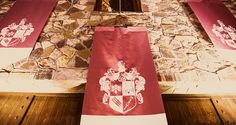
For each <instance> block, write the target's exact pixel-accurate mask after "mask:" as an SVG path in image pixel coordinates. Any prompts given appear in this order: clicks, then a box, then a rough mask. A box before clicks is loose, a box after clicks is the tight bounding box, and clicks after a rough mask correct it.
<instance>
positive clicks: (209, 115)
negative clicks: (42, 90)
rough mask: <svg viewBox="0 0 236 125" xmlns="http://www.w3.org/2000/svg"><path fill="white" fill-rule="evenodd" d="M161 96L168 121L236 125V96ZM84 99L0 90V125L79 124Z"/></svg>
mask: <svg viewBox="0 0 236 125" xmlns="http://www.w3.org/2000/svg"><path fill="white" fill-rule="evenodd" d="M162 97H163V101H164V106H165V111H166V114H167V119H168V123H169V125H222V124H224V125H236V96H214V95H162ZM82 102H83V94H31V93H0V125H18V124H22V125H79V123H80V115H81V109H82ZM157 125H158V123H157Z"/></svg>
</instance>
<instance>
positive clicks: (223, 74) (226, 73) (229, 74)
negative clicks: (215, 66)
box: [217, 66, 236, 81]
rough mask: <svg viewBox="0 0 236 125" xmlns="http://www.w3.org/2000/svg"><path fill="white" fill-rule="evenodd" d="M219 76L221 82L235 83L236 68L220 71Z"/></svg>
mask: <svg viewBox="0 0 236 125" xmlns="http://www.w3.org/2000/svg"><path fill="white" fill-rule="evenodd" d="M217 74H218V76H219V78H220V80H221V81H224V80H227V81H229V80H233V81H235V80H236V67H233V66H231V67H228V68H225V69H222V70H219V71H218V72H217Z"/></svg>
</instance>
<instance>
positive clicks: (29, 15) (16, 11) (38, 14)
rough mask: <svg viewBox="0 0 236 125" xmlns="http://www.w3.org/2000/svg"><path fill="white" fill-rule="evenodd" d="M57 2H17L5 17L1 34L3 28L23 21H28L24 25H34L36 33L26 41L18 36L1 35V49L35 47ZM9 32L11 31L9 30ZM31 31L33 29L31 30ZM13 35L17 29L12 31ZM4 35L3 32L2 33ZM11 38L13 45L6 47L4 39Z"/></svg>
mask: <svg viewBox="0 0 236 125" xmlns="http://www.w3.org/2000/svg"><path fill="white" fill-rule="evenodd" d="M56 3H57V0H17V1H16V2H15V4H14V5H13V7H12V8H11V9H10V10H9V11H8V12H7V14H6V15H4V17H3V19H2V20H1V21H0V33H1V30H2V29H3V28H6V27H8V26H9V25H11V24H13V23H15V24H16V25H19V23H20V22H21V21H22V19H26V21H25V22H24V25H28V24H30V23H31V24H32V27H33V28H34V31H33V32H31V31H30V32H31V33H30V35H27V36H26V37H25V40H23V39H19V37H18V36H14V38H13V39H11V38H12V35H10V36H5V35H1V34H0V43H2V44H0V48H1V47H3V48H5V47H11V48H31V47H33V46H34V44H35V42H36V40H37V39H38V36H39V34H40V32H41V30H42V29H43V27H44V25H45V23H46V21H47V19H48V16H49V15H50V13H51V11H52V10H53V8H54V6H55V5H56ZM7 30H9V29H7ZM29 30H31V29H29ZM9 31H12V34H14V33H16V28H14V29H11V30H9ZM2 33H3V31H2ZM3 37H4V38H5V39H7V38H9V39H11V42H15V43H12V44H11V45H10V44H9V46H4V45H3V41H1V40H2V39H3Z"/></svg>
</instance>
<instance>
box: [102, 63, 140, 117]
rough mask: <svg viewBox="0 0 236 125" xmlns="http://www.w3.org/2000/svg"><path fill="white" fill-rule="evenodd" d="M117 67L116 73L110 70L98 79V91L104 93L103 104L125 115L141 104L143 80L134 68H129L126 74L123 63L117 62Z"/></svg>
mask: <svg viewBox="0 0 236 125" xmlns="http://www.w3.org/2000/svg"><path fill="white" fill-rule="evenodd" d="M117 65H118V71H114V70H113V69H111V68H110V69H108V70H107V72H106V73H105V74H104V76H103V77H102V78H100V80H99V83H100V85H101V88H100V90H101V91H105V94H104V96H103V99H102V101H103V104H107V105H109V106H110V108H111V109H113V110H115V111H117V112H119V113H122V114H125V113H127V112H129V111H131V110H132V109H134V108H135V107H136V106H137V104H142V103H143V101H144V100H143V96H142V94H141V93H140V92H141V91H142V90H144V89H145V88H144V85H145V79H144V78H143V77H142V76H140V74H139V73H138V72H137V70H136V68H131V70H130V71H128V72H127V69H126V67H125V63H124V62H123V61H119V62H118V63H117Z"/></svg>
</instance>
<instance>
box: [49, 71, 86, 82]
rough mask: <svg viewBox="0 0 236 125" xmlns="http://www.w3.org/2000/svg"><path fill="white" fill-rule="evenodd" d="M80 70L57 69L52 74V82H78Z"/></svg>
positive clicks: (80, 76) (80, 75) (80, 74)
mask: <svg viewBox="0 0 236 125" xmlns="http://www.w3.org/2000/svg"><path fill="white" fill-rule="evenodd" d="M81 72H82V69H78V68H73V69H67V68H59V69H58V70H57V71H56V72H55V73H54V74H53V78H52V79H53V80H80V79H81V78H82V76H83V74H82V73H81Z"/></svg>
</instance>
